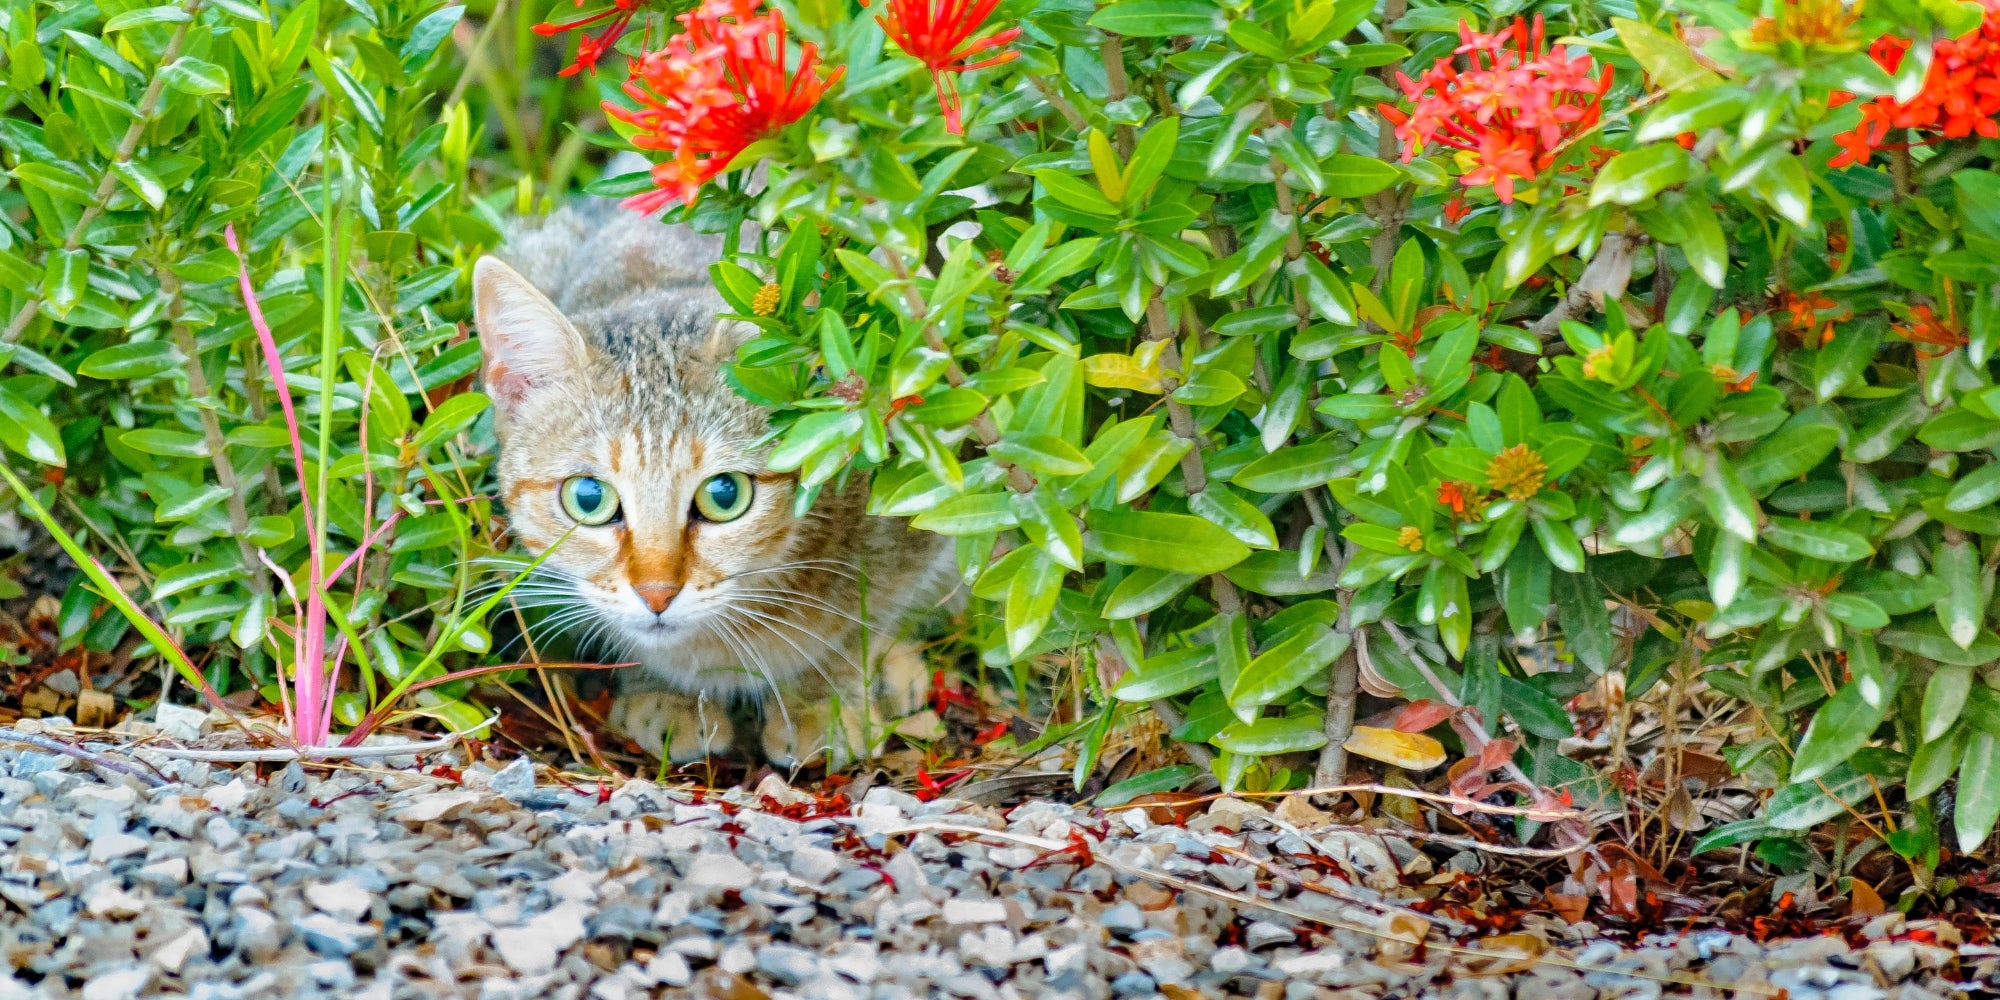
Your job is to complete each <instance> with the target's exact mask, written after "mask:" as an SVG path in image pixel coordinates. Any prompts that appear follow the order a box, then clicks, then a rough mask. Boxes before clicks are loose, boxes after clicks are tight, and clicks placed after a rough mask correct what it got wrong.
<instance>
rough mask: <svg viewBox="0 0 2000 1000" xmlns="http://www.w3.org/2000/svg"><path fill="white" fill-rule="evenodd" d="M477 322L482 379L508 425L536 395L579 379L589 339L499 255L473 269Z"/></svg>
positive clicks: (502, 420)
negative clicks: (577, 374) (575, 377)
mask: <svg viewBox="0 0 2000 1000" xmlns="http://www.w3.org/2000/svg"><path fill="white" fill-rule="evenodd" d="M472 319H473V323H474V324H475V325H476V326H477V327H478V328H479V347H480V353H481V354H483V355H484V357H485V363H484V365H483V366H482V368H481V380H482V381H483V382H484V383H485V386H486V394H487V395H488V396H491V397H492V398H493V408H494V410H495V411H496V414H497V415H498V416H499V418H500V421H501V423H502V425H504V424H505V423H506V422H507V421H508V419H509V418H510V417H511V416H512V415H513V414H514V412H516V411H518V410H519V408H520V406H521V404H522V403H524V402H525V401H527V399H528V398H529V397H530V396H532V395H533V394H534V393H536V392H541V391H545V390H547V389H548V388H550V387H551V386H554V385H557V384H559V383H561V382H562V381H563V380H565V379H568V378H573V377H574V373H575V372H576V371H578V370H579V369H580V368H581V367H582V366H583V363H584V360H585V347H584V342H583V335H582V334H580V333H578V332H577V329H576V327H575V326H572V325H571V324H570V321H569V320H568V318H566V317H564V316H563V314H562V310H560V309H558V308H556V304H555V303H553V302H550V301H549V297H548V296H546V295H543V294H542V293H541V290H540V289H537V288H536V287H535V286H534V284H533V283H531V282H529V281H528V279H526V278H524V277H522V276H521V273H520V272H519V271H516V270H514V269H513V268H511V267H508V266H507V264H506V263H505V262H504V261H502V260H500V259H499V258H498V257H481V258H479V263H477V264H475V265H473V268H472Z"/></svg>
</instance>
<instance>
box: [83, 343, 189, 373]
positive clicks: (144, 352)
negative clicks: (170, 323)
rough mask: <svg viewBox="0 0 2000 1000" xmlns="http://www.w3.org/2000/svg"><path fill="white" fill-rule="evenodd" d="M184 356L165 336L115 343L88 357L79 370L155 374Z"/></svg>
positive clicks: (176, 365) (176, 362)
mask: <svg viewBox="0 0 2000 1000" xmlns="http://www.w3.org/2000/svg"><path fill="white" fill-rule="evenodd" d="M183 360H184V359H183V358H182V357H181V353H180V351H179V350H177V349H176V348H175V347H174V345H173V344H171V343H168V342H166V341H164V340H148V341H143V342H138V343H129V344H114V345H112V346H110V347H107V348H105V349H103V350H101V351H98V352H96V353H94V354H92V355H91V356H89V357H87V358H84V359H83V363H82V364H80V365H78V366H77V369H76V373H77V374H78V375H85V376H88V377H90V378H97V379H121V378H152V377H153V376H155V375H159V374H162V373H164V372H169V371H173V370H174V369H176V368H179V367H180V366H181V363H182V361H183Z"/></svg>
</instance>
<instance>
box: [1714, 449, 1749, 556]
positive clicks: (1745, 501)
mask: <svg viewBox="0 0 2000 1000" xmlns="http://www.w3.org/2000/svg"><path fill="white" fill-rule="evenodd" d="M1701 501H1702V503H1703V505H1705V506H1706V507H1707V508H1708V516H1709V517H1710V518H1712V519H1713V520H1714V521H1715V524H1716V526H1717V527H1719V528H1721V529H1722V530H1724V531H1726V532H1728V533H1729V534H1731V535H1733V536H1735V537H1736V538H1737V539H1738V540H1740V541H1744V542H1750V543H1752V544H1755V543H1756V541H1757V501H1756V500H1754V499H1752V498H1751V496H1750V491H1749V490H1748V489H1747V488H1745V487H1744V485H1743V480H1742V479H1740V478H1739V477H1738V476H1737V475H1736V470H1735V469H1734V468H1732V467H1731V466H1730V463H1729V460H1728V459H1725V458H1723V457H1722V456H1721V455H1710V456H1709V459H1708V462H1707V463H1706V464H1705V465H1703V466H1702V470H1701Z"/></svg>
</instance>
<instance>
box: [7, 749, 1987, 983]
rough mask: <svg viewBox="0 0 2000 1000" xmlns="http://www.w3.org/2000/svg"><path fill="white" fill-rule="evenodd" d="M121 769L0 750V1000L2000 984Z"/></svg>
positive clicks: (1021, 855) (1372, 867) (1230, 845)
mask: <svg viewBox="0 0 2000 1000" xmlns="http://www.w3.org/2000/svg"><path fill="white" fill-rule="evenodd" d="M49 735H50V736H56V735H60V734H49ZM135 756H136V757H137V758H138V760H137V763H138V766H137V767H135V768H133V770H134V771H135V772H136V773H137V775H143V777H140V776H134V775H123V774H117V773H111V772H107V771H105V770H102V769H100V768H97V767H95V766H93V765H92V764H90V763H89V762H86V761H81V760H77V759H74V758H72V757H68V756H62V755H59V754H53V753H47V752H43V751H41V750H35V749H23V748H19V747H14V746H9V747H6V748H0V775H5V777H0V842H4V845H5V846H4V859H0V899H3V900H4V904H0V908H3V909H4V912H0V942H4V945H5V949H6V954H7V956H8V958H9V961H10V964H11V966H12V968H13V974H12V976H11V977H8V978H0V1000H11V998H15V997H71V996H80V997H83V998H85V1000H131V998H137V997H142V996H144V997H154V996H178V995H187V996H191V997H201V998H210V1000H224V998H236V997H242V998H252V997H315V996H325V997H364V998H384V1000H387V998H393V997H422V998H427V1000H428V998H438V997H478V998H485V1000H500V998H510V997H519V998H524V1000H525V998H531V997H533V998H540V997H558V998H584V997H589V998H594V1000H618V998H625V997H642V996H699V997H714V998H719V1000H759V998H773V1000H776V998H786V997H797V998H812V1000H842V998H849V997H852V998H863V997H869V998H892V997H930V996H955V997H967V998H980V1000H984V998H1014V997H1023V998H1042V997H1048V998H1061V997H1076V998H1091V1000H1098V998H1107V997H1114V996H1116V997H1151V996H1162V995H1163V996H1166V997H1169V998H1172V1000H1184V998H1190V997H1220V996H1236V997H1257V998H1260V1000H1265V998H1279V997H1283V998H1286V1000H1309V998H1310V1000H1321V998H1335V997H1338V998H1354V1000H1360V998H1376V997H1403V996H1409V997H1419V996H1422V997H1442V998H1466V1000H1472V998H1480V1000H1486V998H1493V1000H1500V998H1506V997H1510V996H1513V997H1522V998H1534V1000H1586V998H1592V997H1612V996H1639V997H1652V996H1659V995H1662V994H1666V995H1696V996H1701V995H1708V996H1723V995H1735V996H1741V997H1767V996H1788V997H1790V998H1795V1000H1796V998H1825V1000H1887V998H1889V997H1895V998H1898V1000H1920V998H1931V997H1946V996H1954V995H1962V994H1965V993H1968V992H1971V991H1975V990H1987V989H1991V988H1992V986H1991V984H1993V983H1994V982H1995V978H1994V977H1995V973H1996V971H2000V949H1996V948H1993V947H1987V946H1979V945H1965V944H1963V943H1962V942H1961V941H1960V940H1959V938H1958V936H1957V935H1958V933H1959V932H1958V930H1957V929H1956V928H1955V927H1954V926H1952V925H1951V924H1947V923H1942V922H1935V921H1933V922H1909V921H1905V920H1904V919H1903V918H1902V917H1901V916H1900V915H1898V914H1894V913H1891V914H1889V915H1886V916H1881V917H1876V918H1874V919H1873V920H1871V921H1868V922H1866V923H1865V924H1861V923H1858V922H1850V923H1849V924H1846V925H1842V926H1841V927H1839V928H1837V929H1838V930H1840V931H1842V932H1843V933H1836V934H1823V935H1818V936H1813V937H1807V938H1802V939H1794V940H1784V941H1776V942H1772V943H1761V944H1760V943H1758V942H1756V941H1754V940H1752V938H1750V937H1746V936H1744V935H1742V934H1738V933H1734V932H1732V931H1730V930H1727V929H1722V928H1715V927H1707V928H1703V927H1698V926H1696V925H1694V924H1684V925H1683V926H1682V927H1681V928H1680V929H1678V930H1673V931H1669V932H1667V933H1655V934H1648V935H1641V936H1638V937H1628V938H1627V939H1626V940H1623V941H1616V940H1610V939H1606V938H1604V937H1603V935H1602V933H1601V932H1600V930H1599V929H1598V928H1596V927H1593V926H1591V925H1589V924H1575V925H1572V924H1567V923H1565V922H1563V921H1562V920H1560V919H1558V918H1556V917H1555V916H1553V915H1552V913H1551V912H1549V911H1546V910H1543V909H1538V908H1535V907H1512V908H1507V909H1509V911H1510V912H1511V911H1512V910H1519V911H1520V913H1519V915H1517V916H1512V917H1506V918H1505V919H1504V920H1502V919H1500V918H1498V917H1497V916H1496V915H1495V914H1496V911H1495V910H1494V909H1493V908H1492V907H1490V906H1488V905H1487V904H1488V902H1490V901H1491V900H1488V899H1486V898H1485V897H1481V896H1478V895H1477V894H1475V895H1471V896H1468V895H1463V894H1461V895H1457V896H1455V895H1454V894H1453V892H1452V891H1451V889H1450V888H1449V887H1451V886H1454V885H1457V884H1465V885H1471V884H1475V883H1478V882H1479V876H1478V873H1479V872H1480V870H1481V869H1482V868H1483V867H1485V865H1486V864H1487V861H1486V859H1485V858H1483V857H1482V856H1481V854H1479V853H1475V852H1456V853H1454V852H1453V851H1451V850H1448V849H1447V850H1443V851H1439V850H1437V849H1435V848H1432V849H1431V850H1428V851H1427V850H1423V849H1420V848H1419V847H1417V846H1413V845H1412V844H1411V843H1410V842H1409V841H1407V840H1405V839H1402V838H1400V837H1397V836H1394V835H1393V834H1391V833H1390V832H1388V831H1386V830H1385V831H1379V832H1369V833H1357V832H1354V831H1352V830H1347V829H1332V830H1320V829H1316V828H1314V827H1312V826H1310V825H1301V824H1300V822H1299V821H1301V820H1310V819H1311V818H1312V816H1313V815H1314V813H1313V811H1311V810H1310V809H1309V807H1307V806H1306V805H1305V804H1304V803H1302V802H1293V803H1291V804H1289V805H1281V806H1279V807H1278V808H1276V809H1269V808H1266V807H1265V806H1264V805H1261V804H1258V803H1254V802H1249V801H1245V800H1242V799H1233V798H1224V799H1218V800H1215V801H1213V802H1211V803H1205V804H1202V805H1200V806H1198V807H1193V806H1186V805H1182V806H1177V807H1175V808H1173V809H1169V808H1166V807H1157V808H1153V809H1127V810H1115V811H1104V810H1096V809H1089V808H1078V807H1073V806H1069V805H1063V804H1058V803H1053V802H1048V801H1043V800H1031V801H1028V802H1025V803H1023V804H1020V805H1016V806H1014V807H1012V808H1008V809H1001V808H997V807H994V806H990V805H984V804H979V803H974V802H967V801H961V800H956V799H952V798H948V797H943V798H937V799H934V800H932V801H928V802H925V801H919V800H918V799H917V798H915V797H913V796H911V795H908V794H905V793H902V792H898V791H895V790H893V789H891V788H889V787H886V786H877V787H872V788H868V789H867V790H866V791H865V792H861V793H860V795H859V800H858V801H852V802H850V801H849V800H848V799H847V798H846V797H845V796H840V795H823V794H806V793H804V792H801V791H796V790H794V789H792V788H791V787H789V786H787V785H786V784H785V783H784V782H783V781H781V780H778V779H776V778H766V779H764V781H763V783H762V784H760V785H759V786H758V787H757V788H756V789H754V790H744V789H741V788H738V789H732V790H729V791H726V792H722V793H715V792H709V791H703V790H700V789H696V788H692V787H686V788H682V787H667V786H662V785H657V784H654V783H651V782H647V781H641V780H633V781H627V782H624V783H622V784H621V785H619V786H618V787H616V788H615V789H614V788H612V787H610V786H608V785H604V786H600V785H598V784H596V783H595V782H581V783H579V782H574V781H570V780H566V779H565V776H561V775H557V774H554V773H553V772H550V771H548V770H547V769H546V768H543V769H540V771H539V773H538V770H537V768H536V767H535V765H533V764H531V763H530V762H529V761H527V760H526V759H525V758H520V759H517V760H516V761H514V762H512V763H508V764H492V763H488V762H485V761H480V762H476V763H474V762H468V761H466V760H465V759H464V756H463V751H462V750H456V749H454V750H451V751H446V752H440V753H435V754H431V755H428V756H426V757H424V758H423V759H421V760H418V759H416V758H414V757H412V756H407V755H406V756H404V757H401V758H397V757H390V758H386V759H383V760H379V761H375V762H370V763H368V764H367V765H366V766H362V765H358V764H357V765H343V766H340V767H337V768H327V767H318V766H313V767H301V766H299V765H297V764H292V765H289V766H285V767H276V766H272V765H262V766H261V769H260V765H254V764H244V765H240V766H236V767H234V768H233V769H232V768H231V767H230V766H228V765H220V764H208V763H199V762H194V761H187V760H170V759H167V758H166V757H165V756H164V755H162V754H161V753H160V751H158V750H139V751H136V753H135ZM107 759H118V755H116V754H107ZM1161 820H1164V821H1166V822H1160V821H1161ZM1426 885H1428V886H1432V887H1436V886H1446V887H1448V888H1447V891H1445V892H1443V893H1439V892H1437V891H1435V889H1434V888H1433V891H1428V892H1426V891H1421V889H1420V888H1412V886H1416V887H1422V886H1426ZM1495 898H1497V897H1495ZM1454 900H1469V902H1454ZM1954 945H1956V947H1953V946H1954ZM1725 984H1726V987H1727V988H1726V989H1725V988H1724V986H1725ZM1780 991H1783V992H1782V993H1781V992H1780Z"/></svg>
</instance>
